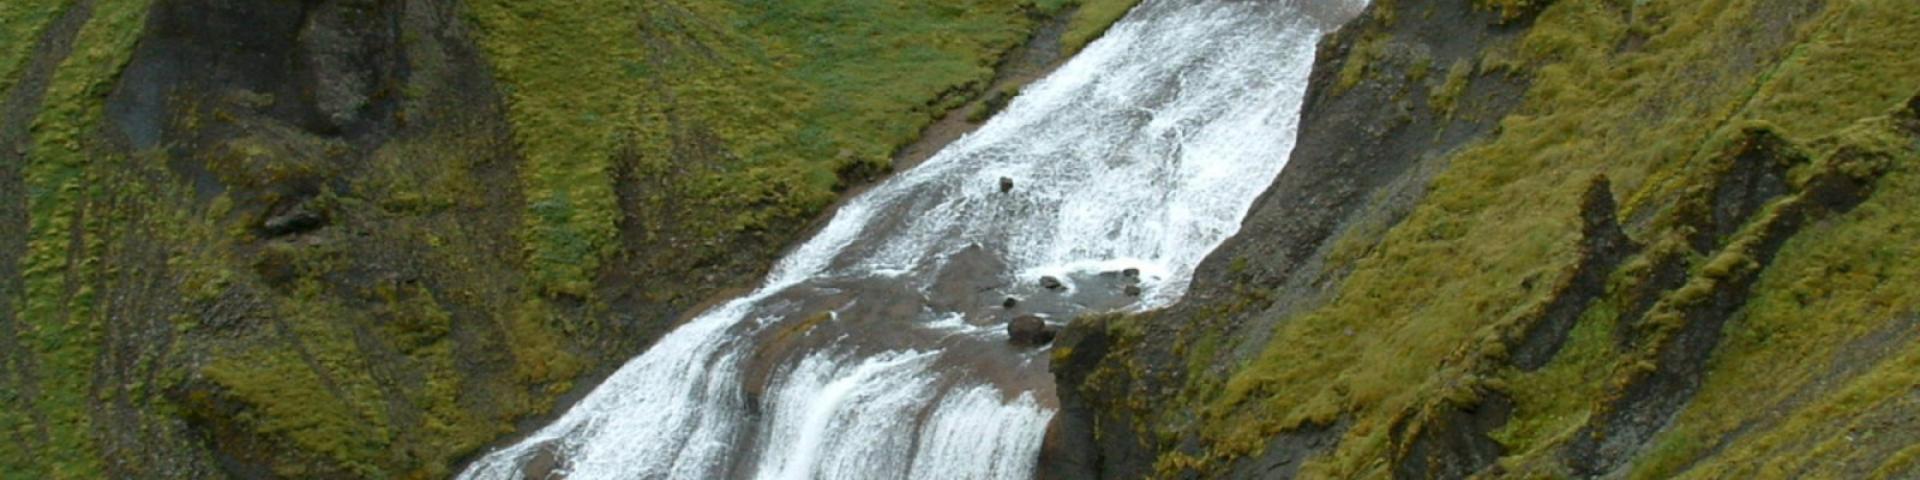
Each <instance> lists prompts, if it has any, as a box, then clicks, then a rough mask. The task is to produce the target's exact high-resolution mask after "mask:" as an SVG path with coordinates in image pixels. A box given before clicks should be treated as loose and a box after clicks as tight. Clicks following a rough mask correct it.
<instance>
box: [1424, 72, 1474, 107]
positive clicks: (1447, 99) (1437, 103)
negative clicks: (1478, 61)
mask: <svg viewBox="0 0 1920 480" xmlns="http://www.w3.org/2000/svg"><path fill="white" fill-rule="evenodd" d="M1472 76H1473V62H1471V61H1468V60H1466V59H1461V60H1460V61H1457V62H1453V66H1451V67H1447V80H1446V81H1445V82H1444V83H1441V84H1439V85H1435V86H1434V87H1433V91H1432V92H1431V93H1430V94H1429V95H1428V96H1427V104H1428V105H1431V106H1432V107H1433V111H1435V112H1439V113H1440V114H1441V115H1453V111H1454V109H1455V108H1457V107H1459V103H1458V102H1459V101H1460V95H1461V94H1463V93H1466V92H1467V83H1468V82H1471V81H1473V79H1472V78H1471V77H1472Z"/></svg>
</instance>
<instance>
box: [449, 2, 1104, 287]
mask: <svg viewBox="0 0 1920 480" xmlns="http://www.w3.org/2000/svg"><path fill="white" fill-rule="evenodd" d="M1101 3H1102V4H1103V5H1104V4H1107V3H1111V2H1101ZM1028 8H1030V7H1029V6H1028V5H1027V4H1025V2H1021V1H1015V0H970V1H964V2H958V3H954V2H942V3H926V2H909V1H903V0H857V1H826V0H810V1H798V2H728V1H716V0H697V1H679V2H646V1H639V0H608V1H594V2H578V4H577V5H573V6H572V7H569V8H554V7H552V6H548V5H544V4H529V3H526V2H510V1H499V0H491V1H482V2H475V3H473V4H471V5H470V7H469V10H470V11H471V13H472V15H471V17H472V18H473V20H474V23H476V24H477V25H478V26H479V27H480V28H479V30H480V32H481V35H480V36H479V37H480V41H481V44H482V45H483V47H485V49H486V50H487V51H488V52H489V54H490V57H491V58H492V59H493V63H494V65H495V66H496V67H497V69H498V71H499V74H500V77H501V79H502V80H503V83H504V84H505V85H506V88H507V90H508V93H509V95H508V97H509V100H510V102H509V103H510V113H511V116H512V118H513V120H514V126H515V136H516V137H517V138H518V139H519V142H520V144H521V150H522V153H523V154H524V155H525V156H526V157H527V161H528V168H526V169H525V170H524V171H523V176H524V178H525V184H526V195H527V198H528V201H529V203H530V206H529V209H528V221H527V227H526V231H525V233H524V236H525V238H526V240H527V242H526V243H527V245H528V247H527V248H528V249H529V252H528V256H529V262H530V263H531V264H532V267H533V270H534V272H535V275H534V276H535V279H536V280H537V281H538V283H539V284H540V285H541V286H542V288H544V289H547V290H548V291H551V292H557V293H569V294H574V295H583V294H585V293H586V291H587V290H588V287H589V281H590V280H591V279H592V278H593V275H594V274H595V273H596V272H597V270H598V268H599V261H600V260H601V259H602V258H604V257H605V256H606V255H608V254H609V253H610V251H611V249H612V248H613V245H612V241H613V238H614V229H615V221H616V219H617V213H616V210H617V208H616V206H615V204H614V202H615V200H614V193H613V192H614V186H613V185H612V183H611V182H612V177H611V176H612V174H613V172H614V169H615V165H616V162H623V161H631V162H636V164H637V165H638V168H637V170H638V171H639V172H640V173H641V174H644V175H666V176H670V177H672V178H677V179H678V180H677V181H675V182H673V183H676V184H679V185H683V186H684V188H685V191H684V192H679V193H678V194H676V195H675V196H676V197H679V198H657V199H653V201H655V202H657V203H658V205H660V206H661V208H662V209H663V210H677V211H678V212H679V218H687V219H697V222H694V223H692V224H689V225H685V226H684V227H687V228H685V229H684V230H685V231H683V232H669V233H668V234H669V235H676V236H679V237H682V238H686V239H688V240H689V241H690V242H691V241H703V242H712V241H713V239H718V238H726V237H732V236H739V235H745V234H748V233H751V232H754V231H760V230H766V229H772V228H783V227H787V226H790V225H796V224H798V223H801V222H804V221H805V219H807V218H810V217H811V216H812V215H813V214H814V213H816V212H818V211H819V210H820V209H821V208H824V207H825V206H826V204H828V203H829V202H831V201H832V199H833V198H834V193H833V190H832V189H833V187H834V185H835V183H836V182H835V180H836V179H835V178H834V175H833V172H835V171H836V169H837V168H839V167H841V166H842V165H844V164H847V163H851V162H878V163H880V164H885V163H886V159H887V158H888V157H889V156H890V155H891V154H892V152H893V150H894V149H896V148H898V147H899V146H900V145H904V144H905V143H907V142H909V141H911V140H912V139H913V138H914V137H915V136H916V135H918V133H919V131H920V129H921V128H923V127H924V126H925V125H927V124H928V123H930V122H931V121H932V120H933V119H934V118H936V116H937V115H939V114H942V113H944V112H945V110H946V109H948V108H952V107H955V106H958V105H959V104H960V102H961V101H964V100H965V99H966V97H968V96H970V95H972V94H974V93H975V92H974V91H973V90H974V89H977V88H979V86H980V85H982V84H983V83H984V82H985V81H986V79H988V78H990V77H991V75H992V72H993V69H992V67H993V65H994V63H995V62H996V61H997V59H998V58H999V55H1001V54H1002V53H1003V52H1005V51H1007V50H1008V49H1010V48H1012V47H1013V46H1015V45H1016V44H1018V42H1020V41H1022V40H1023V39H1024V37H1025V35H1026V33H1027V31H1028V30H1029V29H1030V28H1031V20H1029V19H1028V15H1027V11H1028V10H1027V9H1028ZM1108 21H1109V22H1110V21H1111V20H1110V19H1109V20H1108ZM636 25H638V26H639V29H638V31H637V32H636V31H635V29H634V26H636ZM578 52H594V55H595V56H596V60H595V61H581V59H580V58H578V57H577V54H578ZM696 255H697V254H696Z"/></svg>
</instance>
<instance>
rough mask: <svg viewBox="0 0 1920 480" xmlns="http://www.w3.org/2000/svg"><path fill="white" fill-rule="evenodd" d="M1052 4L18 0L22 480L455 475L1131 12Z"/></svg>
mask: <svg viewBox="0 0 1920 480" xmlns="http://www.w3.org/2000/svg"><path fill="white" fill-rule="evenodd" d="M1042 3H1043V4H1035V3H1032V2H1028V1H1024V0H978V1H970V2H961V3H952V2H948V3H940V4H937V5H936V4H928V3H925V2H905V1H888V0H875V1H856V2H827V1H818V2H772V3H768V2H755V1H735V0H686V1H674V2H649V1H626V0H610V1H602V0H593V1H584V0H583V1H562V2H524V1H511V2H509V1H492V0H476V1H472V2H450V1H438V0H408V1H400V2H372V1H343V2H329V3H327V4H326V5H324V6H309V7H310V8H309V7H301V6H299V5H295V4H291V3H272V2H268V3H259V2H250V1H244V0H201V1H191V2H158V3H153V2H146V1H142V0H90V1H53V0H49V1H27V2H8V3H7V4H6V5H4V6H0V87H4V89H5V93H6V94H5V95H0V98H7V99H9V102H10V103H8V104H7V105H8V106H9V108H0V115H4V116H6V117H7V118H4V119H0V120H4V121H0V127H4V128H0V144H5V145H4V147H5V151H3V152H0V156H4V160H5V161H7V162H9V164H8V166H7V167H6V168H0V187H5V190H6V192H5V193H6V195H5V196H3V197H0V201H4V202H5V204H3V205H0V213H4V214H5V215H0V222H4V223H3V224H0V240H4V241H0V263H5V264H6V267H7V268H4V269H0V274H4V275H0V277H4V278H0V281H3V282H0V286H4V287H5V288H4V289H0V295H3V296H4V297H5V301H4V302H0V314H4V315H3V316H0V404H4V405H5V408H4V409H0V430H4V431H6V432H8V438H12V439H18V440H19V441H10V442H0V477H5V478H16V477H17V478H99V477H116V478H123V477H124V478H208V477H219V476H241V477H257V476H294V477H310V478H396V477H398V478H438V477H444V476H446V475H449V474H450V473H452V470H451V469H452V468H454V467H455V466H456V465H457V464H458V462H459V461H461V459H463V458H465V457H467V456H470V455H471V454H473V453H474V452H476V451H477V450H478V449H480V448H481V447H482V446H484V445H486V444H488V443H489V442H495V441H499V440H500V439H502V438H503V437H506V436H509V435H510V434H511V433H513V432H515V431H518V430H520V429H523V428H530V427H537V426H538V424H539V422H540V418H541V415H543V414H545V413H547V412H548V411H549V410H550V409H551V408H552V407H553V406H554V404H555V401H556V399H558V398H559V397H560V396H561V395H562V394H564V393H567V392H569V391H574V390H576V389H579V388H586V387H587V386H590V385H591V384H592V382H594V381H595V380H596V379H597V378H598V377H599V376H600V375H604V374H605V373H606V372H608V371H610V370H611V369H612V368H614V367H617V366H618V365H619V363H620V362H621V361H623V360H624V359H626V358H628V357H630V356H631V355H634V354H636V353H637V352H638V351H640V350H641V349H643V348H645V347H646V345H647V344H648V343H650V342H651V341H652V339H653V338H655V337H657V336H658V335H659V334H660V333H661V332H663V331H664V330H665V329H667V328H669V327H670V326H671V325H672V324H673V322H674V321H675V320H676V318H678V317H680V316H682V315H685V314H688V313H690V312H691V310H692V309H694V308H697V307H698V305H699V304H700V303H701V302H702V301H705V300H708V299H710V298H712V297H714V296H715V295H717V294H721V293H722V292H724V291H726V290H728V289H733V288H741V287H747V286H750V285H751V284H752V282H753V281H755V280H756V279H757V278H758V277H759V276H760V275H761V273H762V272H763V271H764V270H765V269H766V268H767V267H768V264H769V263H770V262H771V261H772V260H773V258H774V257H775V255H777V253H778V251H779V249H781V248H782V247H784V246H785V245H786V244H787V243H789V242H791V241H793V240H795V239H796V237H797V236H798V235H799V234H800V233H801V232H802V231H803V230H804V229H805V227H806V226H807V224H808V223H809V222H811V221H812V220H813V219H814V218H815V217H816V216H817V215H819V214H820V213H821V212H822V210H823V209H824V208H825V207H826V206H827V205H828V204H829V203H831V202H832V201H833V200H834V199H835V198H836V197H837V195H838V193H839V192H841V191H843V190H845V189H847V188H850V187H852V186H855V185H859V184H862V183H865V182H868V181H872V180H873V179H875V178H877V177H878V176H880V175H882V174H884V173H885V172H886V171H887V170H888V169H889V168H890V162H891V157H892V155H893V154H894V153H895V150H897V149H899V148H901V147H902V146H903V145H906V144H908V143H909V142H912V141H914V140H915V139H916V138H917V137H918V136H919V134H920V131H921V129H922V128H923V127H925V126H927V125H928V124H930V123H931V122H932V121H933V120H934V119H936V118H939V117H940V116H942V115H944V114H946V113H947V112H948V111H949V110H952V109H955V108H960V107H962V106H969V105H973V104H977V103H978V102H979V101H980V100H982V98H981V97H984V95H982V94H983V93H984V92H983V90H985V88H986V86H987V85H988V84H989V82H990V81H991V80H992V79H993V78H994V77H995V75H996V74H997V72H996V66H998V65H999V62H1000V60H1001V58H1002V57H1004V56H1006V55H1008V54H1009V53H1010V52H1012V51H1014V50H1015V49H1016V48H1020V47H1021V46H1022V45H1023V44H1025V43H1027V42H1028V41H1029V38H1030V36H1031V35H1032V32H1033V31H1035V30H1036V29H1037V28H1039V27H1040V25H1041V24H1043V23H1045V22H1055V21H1058V22H1066V23H1067V24H1070V25H1072V26H1073V27H1072V29H1073V31H1076V32H1080V33H1079V34H1078V36H1077V37H1075V38H1076V40H1073V41H1074V42H1084V41H1086V40H1087V39H1090V38H1092V36H1094V35H1097V33H1098V32H1099V31H1100V30H1102V29H1104V27H1105V24H1106V23H1110V22H1112V21H1113V20H1115V19H1117V17H1118V14H1117V13H1115V12H1124V10H1125V8H1126V7H1128V6H1130V5H1131V2H1116V1H1104V0H1103V1H1098V2H1091V3H1089V4H1088V5H1087V6H1086V7H1085V8H1081V7H1079V6H1078V4H1077V3H1065V2H1042ZM69 12H71V13H72V14H73V16H72V17H71V18H73V19H74V20H77V22H71V23H72V25H68V26H66V27H63V26H62V25H63V23H62V22H59V21H58V20H59V19H60V18H61V16H62V15H66V14H68V13H69ZM1081 12H1084V13H1081ZM67 27H71V28H67ZM43 44H44V45H51V46H52V48H42V45H43ZM61 46H71V52H70V53H69V52H68V51H67V50H66V49H64V48H61ZM1048 48H1055V49H1057V48H1058V46H1050V47H1048ZM28 78H44V79H47V80H46V81H44V82H39V81H35V82H26V81H21V79H28ZM16 87H17V88H16ZM12 99H22V100H19V101H17V102H16V101H14V100H12ZM22 102H30V103H22ZM14 103H22V104H21V105H14ZM976 108H977V107H976ZM12 125H19V126H20V127H19V128H18V129H13V128H12V127H10V126H12ZM15 137H18V138H15ZM16 144H17V148H16ZM16 167H17V168H16Z"/></svg>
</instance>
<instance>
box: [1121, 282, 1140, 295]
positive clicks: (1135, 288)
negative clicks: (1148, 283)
mask: <svg viewBox="0 0 1920 480" xmlns="http://www.w3.org/2000/svg"><path fill="white" fill-rule="evenodd" d="M1123 291H1124V292H1126V294H1127V296H1129V297H1138V296H1140V286H1139V285H1127V288H1126V289H1124V290H1123Z"/></svg>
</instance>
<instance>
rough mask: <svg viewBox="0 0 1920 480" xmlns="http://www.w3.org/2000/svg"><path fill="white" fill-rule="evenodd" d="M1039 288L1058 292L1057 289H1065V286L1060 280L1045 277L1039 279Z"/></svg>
mask: <svg viewBox="0 0 1920 480" xmlns="http://www.w3.org/2000/svg"><path fill="white" fill-rule="evenodd" d="M1040 288H1045V289H1048V290H1059V289H1063V288H1067V286H1066V285H1065V284H1062V283H1060V279H1058V278H1053V277H1052V276H1046V277H1040Z"/></svg>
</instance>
